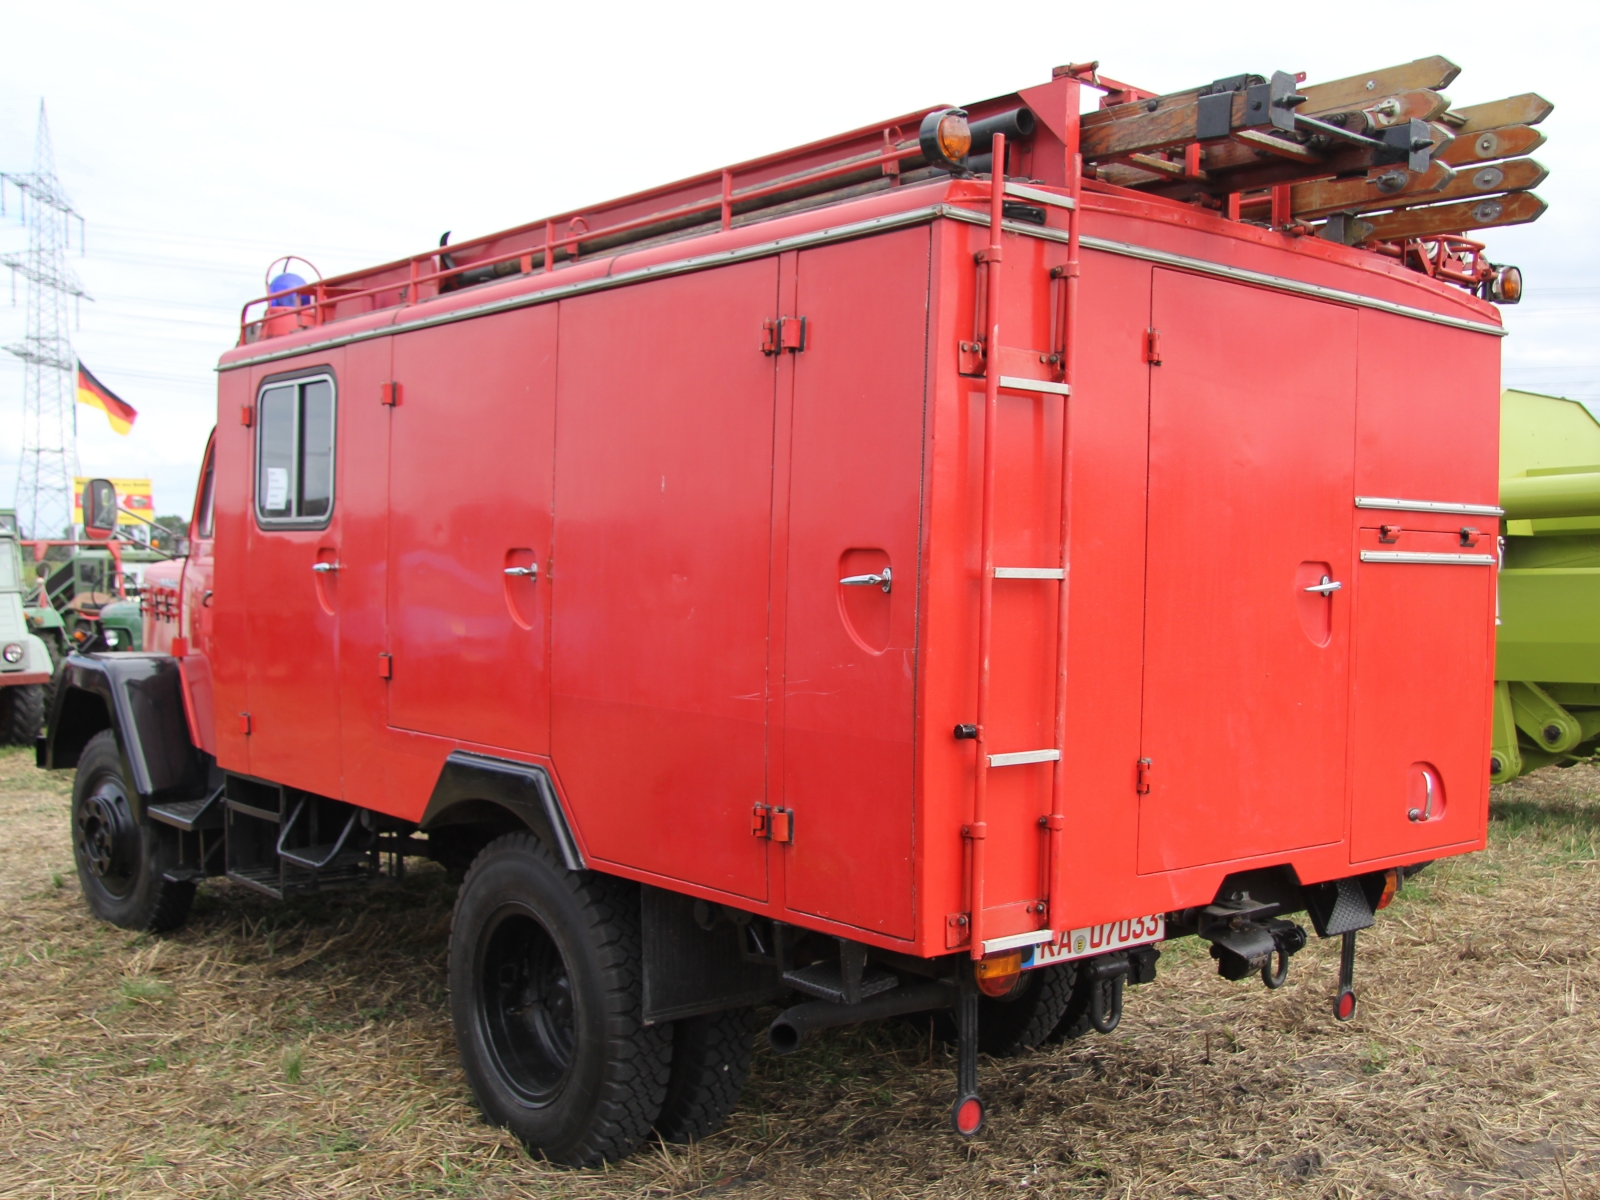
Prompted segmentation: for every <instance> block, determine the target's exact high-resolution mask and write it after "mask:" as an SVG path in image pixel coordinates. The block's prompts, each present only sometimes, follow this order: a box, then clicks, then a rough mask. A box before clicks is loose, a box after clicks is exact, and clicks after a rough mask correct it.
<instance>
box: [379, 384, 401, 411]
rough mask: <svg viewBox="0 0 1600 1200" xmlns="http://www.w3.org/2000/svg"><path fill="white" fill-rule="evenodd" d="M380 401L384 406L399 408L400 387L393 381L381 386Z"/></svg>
mask: <svg viewBox="0 0 1600 1200" xmlns="http://www.w3.org/2000/svg"><path fill="white" fill-rule="evenodd" d="M378 400H379V402H380V403H382V404H387V405H388V406H389V407H390V408H396V407H398V406H399V404H400V385H399V384H398V383H396V382H395V381H393V380H390V381H389V382H388V383H381V384H379V385H378Z"/></svg>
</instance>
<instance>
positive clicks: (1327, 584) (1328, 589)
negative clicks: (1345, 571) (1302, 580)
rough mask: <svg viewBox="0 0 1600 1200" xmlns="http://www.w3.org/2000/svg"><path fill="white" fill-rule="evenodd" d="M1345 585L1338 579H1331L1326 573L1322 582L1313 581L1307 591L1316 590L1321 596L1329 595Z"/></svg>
mask: <svg viewBox="0 0 1600 1200" xmlns="http://www.w3.org/2000/svg"><path fill="white" fill-rule="evenodd" d="M1343 586H1344V584H1342V583H1340V582H1339V581H1338V580H1337V579H1329V578H1328V577H1327V576H1326V575H1324V576H1323V577H1322V582H1321V583H1313V584H1312V585H1311V586H1310V587H1308V588H1307V589H1306V591H1308V592H1316V593H1317V594H1318V595H1319V596H1327V595H1331V594H1332V593H1334V592H1337V591H1338V590H1339V589H1340V588H1342V587H1343Z"/></svg>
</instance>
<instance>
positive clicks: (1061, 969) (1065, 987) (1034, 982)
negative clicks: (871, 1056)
mask: <svg viewBox="0 0 1600 1200" xmlns="http://www.w3.org/2000/svg"><path fill="white" fill-rule="evenodd" d="M1072 978H1073V972H1072V964H1071V963H1063V964H1060V965H1058V966H1053V967H1037V968H1035V969H1033V970H1030V971H1024V972H1023V973H1022V978H1021V979H1020V980H1019V981H1018V983H1017V988H1016V990H1015V991H1014V992H1012V993H1011V994H1010V995H1009V996H979V997H978V1049H979V1050H980V1051H982V1052H983V1053H984V1054H987V1055H989V1057H991V1058H1015V1057H1016V1056H1017V1055H1019V1054H1021V1053H1022V1052H1023V1051H1025V1050H1033V1049H1035V1048H1037V1047H1038V1046H1041V1045H1043V1044H1044V1042H1045V1041H1046V1039H1048V1038H1049V1037H1050V1034H1051V1033H1052V1031H1054V1030H1055V1028H1056V1027H1057V1025H1059V1024H1060V1022H1061V1014H1062V1013H1063V1012H1064V1011H1065V1010H1066V1006H1067V1003H1068V1002H1069V1001H1070V1000H1071V998H1072ZM912 1019H913V1020H920V1019H922V1018H921V1017H920V1016H916V1017H913V1018H912ZM933 1020H934V1031H935V1032H936V1033H937V1034H938V1036H939V1038H940V1039H941V1040H942V1041H945V1042H955V1041H956V1022H955V1017H954V1015H953V1013H952V1012H949V1011H940V1012H938V1013H936V1014H934V1018H933Z"/></svg>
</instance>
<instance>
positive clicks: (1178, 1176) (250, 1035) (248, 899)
mask: <svg viewBox="0 0 1600 1200" xmlns="http://www.w3.org/2000/svg"><path fill="white" fill-rule="evenodd" d="M30 758H31V755H28V754H24V753H21V752H16V751H6V752H3V754H0V830H3V832H4V837H3V838H0V1197H4V1198H5V1200H24V1198H27V1200H33V1198H38V1200H43V1198H46V1197H49V1198H51V1200H57V1198H59V1200H66V1198H67V1197H92V1196H116V1197H133V1196H138V1197H165V1196H174V1197H177V1196H182V1197H202V1196H203V1197H227V1198H233V1197H238V1198H240V1200H275V1198H278V1197H318V1198H330V1197H336V1198H339V1200H344V1198H355V1197H385V1198H388V1197H406V1196H464V1197H480V1196H481V1197H509V1196H541V1197H543V1196H548V1197H554V1198H563V1200H565V1198H573V1200H577V1198H583V1200H589V1198H614V1197H658V1196H737V1197H740V1198H741V1200H742V1198H745V1197H748V1198H751V1200H758V1198H759V1200H766V1198H769V1197H771V1198H791V1197H828V1198H830V1200H831V1198H834V1197H841V1198H842V1197H873V1198H877V1197H901V1196H930V1197H957V1196H979V1195H983V1196H989V1195H1028V1194H1049V1195H1062V1196H1093V1197H1141V1198H1143V1197H1165V1196H1205V1197H1236V1198H1239V1200H1244V1198H1247V1197H1306V1198H1311V1197H1330V1198H1332V1197H1339V1198H1343V1197H1356V1196H1360V1197H1413V1196H1416V1197H1423V1196H1426V1197H1434V1196H1438V1197H1463V1196H1466V1197H1479V1196H1483V1197H1487V1196H1496V1197H1501V1196H1504V1197H1560V1198H1563V1200H1567V1198H1580V1197H1600V949H1597V945H1596V935H1595V929H1594V924H1595V922H1594V918H1595V915H1596V908H1597V894H1600V887H1597V885H1600V769H1597V768H1594V767H1588V766H1583V767H1577V768H1574V769H1572V770H1568V771H1559V770H1554V769H1551V770H1547V771H1542V772H1539V773H1537V774H1535V775H1533V776H1530V777H1528V778H1526V779H1523V780H1519V781H1518V782H1517V783H1515V784H1512V785H1509V786H1507V787H1505V788H1499V789H1496V791H1495V797H1494V802H1493V818H1494V820H1493V825H1492V828H1491V834H1490V847H1489V850H1488V851H1487V852H1486V853H1484V854H1480V855H1475V856H1469V857H1466V858H1460V859H1454V860H1449V861H1445V862H1441V863H1439V864H1436V865H1435V866H1434V867H1432V868H1430V869H1429V870H1428V871H1427V872H1426V873H1425V874H1423V875H1421V876H1419V877H1418V878H1417V879H1415V880H1413V881H1412V883H1411V884H1410V885H1409V886H1408V887H1407V889H1406V890H1405V891H1404V892H1403V893H1402V894H1401V896H1400V897H1399V898H1398V899H1397V900H1396V901H1395V903H1394V905H1393V906H1392V907H1391V908H1390V909H1389V910H1388V911H1387V912H1386V913H1384V914H1383V915H1382V917H1381V918H1380V923H1379V925H1378V927H1377V929H1376V930H1373V931H1369V932H1367V933H1364V934H1362V935H1361V955H1360V958H1359V961H1358V965H1357V986H1358V989H1359V991H1360V995H1361V1006H1362V1007H1361V1013H1360V1015H1359V1016H1358V1018H1357V1019H1356V1020H1355V1021H1354V1022H1353V1023H1351V1024H1349V1025H1339V1024H1337V1023H1336V1022H1335V1021H1333V1019H1332V1018H1331V1016H1330V1014H1329V1001H1330V999H1331V996H1332V985H1333V980H1334V975H1335V970H1336V966H1337V960H1338V947H1337V943H1336V942H1328V943H1319V942H1316V941H1315V940H1313V944H1312V945H1311V946H1310V947H1309V948H1308V949H1307V950H1306V951H1305V952H1304V953H1302V954H1301V955H1300V956H1299V957H1298V958H1296V960H1295V964H1294V970H1293V971H1292V972H1291V977H1290V982H1289V984H1288V986H1286V987H1285V988H1284V989H1283V990H1282V991H1279V992H1275V993H1266V992H1265V991H1263V989H1262V988H1261V986H1260V984H1259V983H1256V984H1253V985H1252V984H1231V983H1227V982H1225V981H1224V980H1221V979H1219V978H1218V977H1217V976H1216V975H1215V973H1214V972H1213V970H1212V969H1211V963H1210V961H1209V959H1207V958H1206V956H1205V954H1204V953H1203V952H1202V951H1201V950H1200V949H1199V948H1197V947H1195V946H1194V944H1193V943H1192V940H1190V941H1181V942H1177V943H1174V944H1173V946H1171V947H1170V948H1169V949H1168V952H1167V954H1166V955H1165V956H1164V957H1163V958H1162V961H1161V967H1162V974H1161V978H1160V979H1159V980H1158V981H1157V982H1156V983H1154V984H1151V985H1148V986H1146V987H1143V988H1139V989H1130V991H1129V995H1128V1008H1127V1016H1126V1018H1125V1019H1124V1022H1123V1025H1122V1028H1121V1029H1120V1030H1119V1031H1118V1032H1117V1033H1115V1034H1113V1035H1111V1036H1110V1037H1101V1036H1099V1035H1093V1034H1091V1035H1090V1037H1089V1038H1087V1039H1084V1040H1082V1041H1078V1042H1073V1043H1069V1044H1068V1045H1066V1046H1063V1047H1055V1048H1051V1049H1049V1050H1047V1051H1044V1052H1040V1053H1037V1054H1033V1055H1030V1056H1027V1057H1023V1058H1020V1059H1014V1060H1010V1061H1006V1062H996V1063H987V1062H986V1063H985V1064H984V1066H983V1069H982V1086H983V1089H984V1091H985V1094H986V1097H987V1098H988V1100H989V1101H990V1128H989V1131H988V1132H987V1133H986V1134H985V1135H984V1136H982V1137H981V1138H979V1139H978V1140H976V1141H974V1142H972V1143H968V1144H962V1143H959V1142H957V1141H956V1140H955V1139H954V1138H953V1137H952V1136H950V1135H949V1134H947V1133H946V1132H944V1120H945V1113H946V1106H947V1104H948V1103H949V1096H950V1089H951V1086H952V1073H951V1064H950V1062H949V1060H948V1058H947V1057H946V1051H945V1050H944V1048H943V1047H942V1046H939V1047H933V1046H931V1044H930V1042H929V1040H928V1037H927V1033H926V1030H925V1029H924V1028H922V1027H920V1026H918V1025H916V1024H904V1025H896V1026H892V1027H884V1026H880V1027H876V1028H863V1029H859V1030H855V1031H847V1032H841V1033H838V1034H835V1035H833V1036H831V1037H828V1038H826V1039H825V1040H823V1041H822V1042H821V1043H820V1044H819V1045H818V1046H816V1047H815V1048H814V1049H810V1050H808V1051H804V1052H802V1053H800V1054H797V1055H795V1056H793V1057H791V1058H784V1059H779V1058H775V1057H773V1056H771V1055H768V1054H766V1053H765V1052H764V1051H763V1052H762V1053H760V1054H758V1056H757V1059H756V1066H755V1071H754V1076H753V1079H752V1082H751V1085H750V1088H749V1090H748V1091H747V1092H746V1094H745V1099H744V1101H743V1103H742V1104H741V1105H740V1107H739V1109H738V1110H737V1112H736V1113H735V1114H734V1118H733V1120H732V1122H731V1124H730V1126H729V1127H728V1128H727V1129H726V1130H724V1131H723V1132H722V1133H720V1134H718V1135H716V1136H715V1137H713V1138H711V1139H709V1140H707V1141H705V1142H703V1143H701V1144H699V1145H697V1146H694V1147H690V1148H666V1147H661V1146H656V1147H653V1148H648V1149H646V1150H645V1151H643V1152H642V1153H640V1154H639V1155H637V1156H636V1157H635V1158H633V1159H632V1160H630V1161H628V1162H625V1163H622V1164H619V1165H617V1166H614V1167H612V1168H611V1169H609V1170H606V1171H591V1172H574V1171H567V1170H561V1169H557V1168H553V1167H550V1166H548V1165H546V1164H543V1163H541V1162H538V1161H535V1160H533V1159H530V1158H529V1157H528V1156H527V1155H526V1154H525V1153H524V1152H523V1151H522V1150H521V1149H520V1147H519V1146H518V1145H517V1144H516V1143H515V1142H514V1141H512V1140H511V1139H510V1138H508V1137H507V1136H505V1135H504V1134H502V1133H500V1132H499V1131H497V1130H494V1129H490V1128H487V1127H486V1126H484V1125H482V1124H480V1123H479V1122H478V1120H477V1117H476V1114H475V1112H474V1110H473V1108H472V1104H471V1099H470V1097H469V1095H468V1093H467V1089H466V1085H465V1083H464V1081H463V1079H462V1076H461V1072H460V1070H459V1069H458V1067H457V1064H456V1059H455V1051H454V1046H453V1043H452V1039H451V1034H450V1024H449V1017H448V1011H447V1003H446V995H445V973H444V969H445V962H444V958H445V946H446V940H447V936H448V927H449V915H450V904H451V900H452V895H451V891H450V888H449V885H448V883H447V881H446V879H445V877H444V875H443V874H442V873H441V872H439V871H437V870H434V869H431V868H423V869H415V870H413V871H412V872H411V874H410V875H409V876H408V877H407V878H406V879H405V881H404V882H402V883H399V884H384V885H381V886H379V887H376V888H374V889H372V890H370V891H368V892H366V893H361V894H355V895H345V896H341V897H338V898H335V899H324V900H304V901H297V902H291V903H286V904H281V905H279V904H274V903H272V902H271V901H268V900H266V899H265V898H262V897H258V896H256V895H254V894H252V893H249V892H246V891H244V890H242V889H238V888H235V887H233V886H231V885H228V884H219V883H211V884H208V885H207V886H206V887H204V888H203V889H202V890H201V894H200V897H199V899H198V900H197V902H196V907H195V913H194V917H193V918H192V920H191V921H190V923H189V924H188V925H187V926H186V927H185V928H184V929H183V930H181V931H180V932H178V933H177V934H175V935H172V936H167V937H148V936H135V935H132V934H129V933H126V932H124V931H122V930H117V929H113V928H110V927H108V926H104V925H100V924H97V923H96V922H95V921H93V920H92V919H91V918H90V917H89V915H88V912H87V910H86V909H85V907H84V905H83V903H82V900H81V897H80V895H79V892H78V886H77V881H76V877H75V875H74V872H73V867H72V854H71V849H70V846H69V844H68V839H67V808H68V788H69V787H70V782H69V777H68V776H67V775H64V774H63V775H55V776H47V775H45V774H43V773H40V772H37V771H35V770H34V769H33V767H32V766H31V763H30Z"/></svg>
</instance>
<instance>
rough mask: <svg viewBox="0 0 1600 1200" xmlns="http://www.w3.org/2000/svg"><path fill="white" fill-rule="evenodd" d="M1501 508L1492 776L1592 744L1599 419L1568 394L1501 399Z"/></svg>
mask: <svg viewBox="0 0 1600 1200" xmlns="http://www.w3.org/2000/svg"><path fill="white" fill-rule="evenodd" d="M1500 505H1501V507H1502V508H1504V509H1505V510H1506V515H1505V543H1504V546H1505V548H1504V551H1503V565H1502V569H1501V572H1500V628H1499V630H1498V638H1497V645H1498V648H1497V652H1496V658H1495V680H1496V682H1495V698H1494V742H1493V750H1492V752H1491V757H1490V771H1491V778H1492V779H1493V781H1494V782H1495V783H1506V782H1508V781H1509V780H1512V779H1515V778H1516V777H1517V776H1518V775H1522V774H1525V773H1527V772H1528V771H1532V770H1534V769H1536V768H1538V767H1543V766H1548V765H1549V764H1551V763H1561V764H1567V765H1570V764H1572V763H1575V762H1579V761H1581V760H1583V759H1586V758H1589V757H1591V756H1592V755H1594V754H1595V753H1596V751H1600V422H1597V421H1596V420H1595V418H1594V417H1593V416H1592V415H1590V413H1589V410H1588V409H1586V408H1585V407H1584V406H1583V405H1581V404H1579V403H1577V402H1576V401H1574V400H1563V399H1560V398H1559V397H1556V396H1540V395H1537V394H1535V393H1533V392H1517V391H1507V392H1505V393H1504V394H1503V396H1502V397H1501V401H1500Z"/></svg>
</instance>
